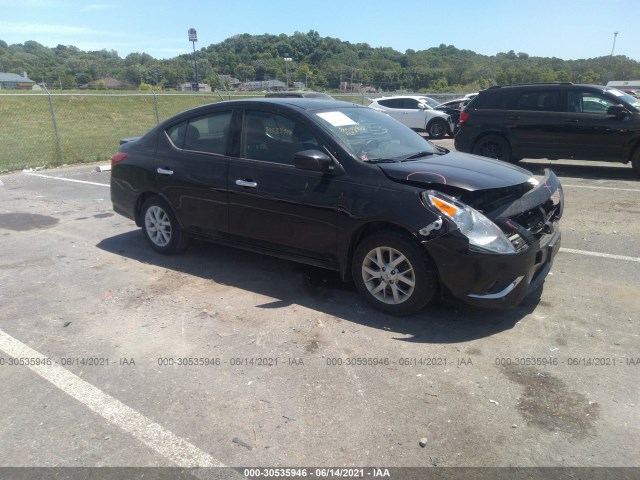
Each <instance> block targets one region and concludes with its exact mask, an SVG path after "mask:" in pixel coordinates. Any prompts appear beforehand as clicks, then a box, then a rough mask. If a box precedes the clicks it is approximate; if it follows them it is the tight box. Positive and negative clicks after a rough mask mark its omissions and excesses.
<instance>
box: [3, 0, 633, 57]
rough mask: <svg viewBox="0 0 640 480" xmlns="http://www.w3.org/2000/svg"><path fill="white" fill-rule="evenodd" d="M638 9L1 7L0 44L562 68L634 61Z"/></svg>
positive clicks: (596, 4)
mask: <svg viewBox="0 0 640 480" xmlns="http://www.w3.org/2000/svg"><path fill="white" fill-rule="evenodd" d="M639 6H640V4H639V2H638V0H606V1H602V0H598V1H595V0H450V1H448V2H435V1H433V0H432V1H429V0H420V1H416V0H402V1H398V2H392V1H389V0H361V1H359V2H346V1H344V0H341V1H334V0H324V1H322V2H309V1H308V0H296V1H292V0H239V1H238V2H231V1H229V0H225V1H217V0H210V1H203V0H187V1H176V0H171V1H169V0H129V1H123V0H94V1H91V0H90V1H85V2H82V1H77V0H19V1H17V0H0V40H4V41H5V42H7V43H8V44H13V43H24V42H26V41H28V40H34V41H36V42H38V43H41V44H42V45H45V46H47V47H55V46H57V45H59V44H62V45H73V46H76V47H78V48H79V49H81V50H102V49H106V50H115V51H116V52H118V54H119V56H120V57H122V58H124V57H126V56H127V55H128V54H129V53H132V52H140V53H148V54H149V55H151V56H153V57H155V58H172V57H175V56H177V55H180V54H183V53H190V52H192V51H193V47H192V44H191V43H190V42H189V40H188V35H187V31H188V29H189V28H195V29H196V30H197V32H198V42H197V43H196V48H197V49H200V48H204V47H207V46H209V45H211V44H216V43H220V42H222V41H224V40H225V39H227V38H229V37H232V36H233V35H237V34H243V33H249V34H252V35H260V34H264V33H268V34H274V35H279V34H281V33H284V34H286V35H292V34H293V33H294V32H296V31H298V32H303V33H306V32H308V31H309V30H315V31H317V32H318V33H319V34H320V36H322V37H334V38H339V39H340V40H343V41H348V42H351V43H367V44H369V45H370V46H371V47H391V48H393V49H394V50H398V51H399V52H405V51H406V50H407V49H413V50H426V49H428V48H431V47H437V46H439V45H440V44H446V45H453V46H455V47H457V48H459V49H465V50H472V51H474V52H476V53H480V54H483V55H495V54H496V53H499V52H508V51H509V50H513V51H515V52H516V53H519V52H524V53H527V54H529V55H530V56H541V57H559V58H561V59H564V60H574V59H582V58H593V57H600V56H606V55H609V54H611V51H612V48H613V47H614V32H618V35H617V37H616V40H615V50H614V54H615V55H625V56H627V57H630V58H632V59H634V60H638V61H640V28H639V27H638V15H640V11H639V9H638V7H639Z"/></svg>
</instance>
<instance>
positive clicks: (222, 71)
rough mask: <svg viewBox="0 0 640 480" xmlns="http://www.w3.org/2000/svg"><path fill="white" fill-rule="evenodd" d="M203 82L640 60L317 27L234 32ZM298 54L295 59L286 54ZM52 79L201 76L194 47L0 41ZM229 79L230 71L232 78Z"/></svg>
mask: <svg viewBox="0 0 640 480" xmlns="http://www.w3.org/2000/svg"><path fill="white" fill-rule="evenodd" d="M196 57H197V63H198V73H199V79H200V81H201V82H205V83H208V84H210V85H211V86H213V87H225V88H230V87H231V86H230V85H223V83H224V82H223V81H222V80H221V79H220V77H219V75H228V76H230V77H231V78H236V79H238V80H240V81H241V82H248V81H264V80H273V79H279V80H282V81H285V80H287V81H288V83H289V84H293V82H294V81H295V82H300V83H302V84H304V85H306V86H307V87H308V88H310V89H314V90H322V91H325V90H335V89H338V88H339V86H340V83H341V82H348V83H349V84H361V85H365V86H369V87H372V88H375V89H377V90H381V91H398V90H410V91H414V92H434V93H435V92H463V91H464V92H466V91H476V90H480V89H483V88H487V87H489V86H492V85H505V84H513V83H528V82H574V83H590V84H602V85H604V84H606V83H607V82H608V81H610V80H629V79H637V78H640V62H638V61H635V60H633V59H630V58H628V57H625V56H621V55H617V56H604V57H595V58H589V59H581V60H562V59H560V58H555V57H553V58H548V57H533V56H530V55H528V54H526V53H524V52H518V53H516V52H514V51H513V50H510V51H508V52H506V53H505V52H500V53H497V54H496V55H492V56H487V55H480V54H478V53H475V52H473V51H471V50H460V49H458V48H456V47H454V46H452V45H444V44H441V45H439V46H437V47H432V48H428V49H425V50H411V49H410V50H407V51H405V52H404V53H402V52H398V51H396V50H394V49H392V48H388V47H377V48H373V47H371V46H370V45H368V44H367V43H355V44H354V43H350V42H346V41H343V40H340V39H337V38H331V37H322V36H320V34H319V33H318V32H317V31H315V30H311V31H309V32H307V33H301V32H295V33H294V34H293V35H285V34H280V35H271V34H264V35H249V34H242V35H235V36H233V37H231V38H228V39H226V40H224V41H222V42H220V43H217V44H212V45H209V46H208V47H204V48H201V49H200V50H197V54H196ZM285 58H290V59H291V60H290V61H285V60H284V59H285ZM23 71H26V72H27V73H28V75H29V78H31V79H32V80H35V81H36V82H38V83H46V84H47V86H48V88H61V89H71V88H77V87H78V86H80V85H83V84H90V83H91V82H96V81H97V80H98V79H100V78H104V77H113V78H116V79H118V80H121V81H123V82H126V83H128V84H130V85H131V86H132V87H133V88H140V87H143V88H144V87H148V86H153V87H156V88H165V89H166V88H174V87H175V86H176V85H177V84H179V83H183V82H192V81H194V68H193V54H192V53H185V54H184V55H179V56H177V57H174V58H171V59H156V58H153V57H152V56H151V55H149V54H147V53H131V54H129V55H127V56H126V57H125V58H121V57H120V56H119V55H118V53H117V52H116V51H114V50H106V49H103V50H99V51H89V52H85V51H82V50H80V49H78V48H76V47H74V46H71V45H58V46H57V47H55V48H49V47H45V46H43V45H41V44H39V43H38V42H35V41H27V42H25V43H24V44H12V45H8V44H7V43H6V42H4V41H2V40H0V72H13V73H18V74H21V73H22V72H23ZM223 78H227V77H223Z"/></svg>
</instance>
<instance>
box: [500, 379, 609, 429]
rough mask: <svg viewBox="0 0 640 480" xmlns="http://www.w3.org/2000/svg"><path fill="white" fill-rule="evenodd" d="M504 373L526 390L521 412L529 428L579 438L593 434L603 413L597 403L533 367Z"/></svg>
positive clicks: (519, 406)
mask: <svg viewBox="0 0 640 480" xmlns="http://www.w3.org/2000/svg"><path fill="white" fill-rule="evenodd" d="M502 371H503V373H504V374H505V375H506V376H507V378H509V380H511V381H513V382H516V383H518V384H520V385H522V386H523V387H524V393H523V395H522V396H521V397H520V399H519V400H518V405H517V408H518V410H519V412H520V414H521V415H522V416H523V417H524V418H525V419H526V421H527V423H528V424H529V425H532V426H535V427H538V428H542V429H544V430H549V431H552V432H556V431H561V432H564V433H568V434H570V435H573V436H575V437H585V436H587V435H589V434H590V433H592V430H593V429H594V426H595V422H596V420H597V419H598V415H599V411H600V406H599V405H598V404H597V403H596V402H593V401H589V399H588V398H587V397H585V396H584V395H583V394H581V393H578V392H574V391H572V390H570V389H569V388H568V387H567V385H566V384H565V383H564V382H563V381H562V380H560V379H558V378H556V377H554V376H553V375H551V374H550V373H549V372H548V371H539V370H536V369H535V368H531V367H509V368H505V369H503V370H502Z"/></svg>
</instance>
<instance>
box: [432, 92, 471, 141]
mask: <svg viewBox="0 0 640 480" xmlns="http://www.w3.org/2000/svg"><path fill="white" fill-rule="evenodd" d="M468 101H469V99H467V98H456V99H455V100H449V101H448V102H444V103H440V104H439V105H436V107H434V108H435V109H436V110H440V111H441V112H444V113H446V114H447V115H449V116H450V117H451V123H453V134H454V135H455V134H456V133H457V132H458V127H459V123H460V112H461V111H462V105H463V104H465V103H466V102H468Z"/></svg>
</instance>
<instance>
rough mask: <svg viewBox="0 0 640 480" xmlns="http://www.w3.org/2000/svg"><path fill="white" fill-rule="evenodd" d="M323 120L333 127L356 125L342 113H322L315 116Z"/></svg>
mask: <svg viewBox="0 0 640 480" xmlns="http://www.w3.org/2000/svg"><path fill="white" fill-rule="evenodd" d="M317 115H318V116H319V117H320V118H322V119H323V120H325V121H327V122H329V123H330V124H331V125H333V126H334V127H345V126H347V125H357V123H356V122H354V121H353V120H351V119H350V118H349V117H347V116H346V115H345V114H344V113H342V112H323V113H318V114H317Z"/></svg>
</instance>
